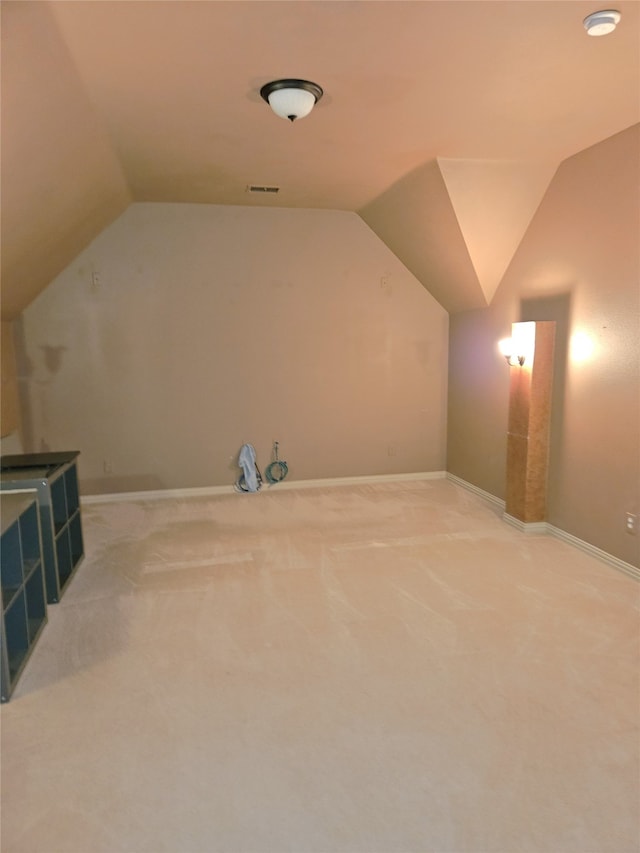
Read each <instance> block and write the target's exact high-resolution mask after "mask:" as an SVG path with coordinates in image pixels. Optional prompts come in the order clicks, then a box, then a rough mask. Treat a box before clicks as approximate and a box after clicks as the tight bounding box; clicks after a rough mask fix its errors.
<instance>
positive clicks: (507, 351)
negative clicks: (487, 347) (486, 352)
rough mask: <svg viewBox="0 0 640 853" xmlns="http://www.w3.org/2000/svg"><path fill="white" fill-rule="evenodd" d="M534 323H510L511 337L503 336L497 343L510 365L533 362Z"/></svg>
mask: <svg viewBox="0 0 640 853" xmlns="http://www.w3.org/2000/svg"><path fill="white" fill-rule="evenodd" d="M535 339H536V324H535V323H513V324H512V325H511V337H510V338H504V339H503V340H501V341H500V343H499V344H498V347H499V349H500V352H501V353H502V355H503V356H504V357H505V358H506V360H507V364H509V365H511V367H516V366H517V365H520V367H522V366H523V365H524V363H525V362H527V364H531V363H532V362H533V353H534V351H535Z"/></svg>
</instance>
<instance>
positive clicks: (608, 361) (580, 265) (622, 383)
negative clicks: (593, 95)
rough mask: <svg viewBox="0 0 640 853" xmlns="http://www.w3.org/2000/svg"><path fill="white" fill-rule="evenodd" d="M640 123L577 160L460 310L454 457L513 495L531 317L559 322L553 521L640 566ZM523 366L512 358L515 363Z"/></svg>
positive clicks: (466, 470) (489, 485)
mask: <svg viewBox="0 0 640 853" xmlns="http://www.w3.org/2000/svg"><path fill="white" fill-rule="evenodd" d="M638 150H640V126H635V127H633V128H630V129H629V130H626V131H624V132H622V133H620V134H617V135H616V136H614V137H612V138H611V139H608V140H605V141H604V142H602V143H601V144H599V145H596V146H594V147H592V148H589V149H587V150H585V151H583V152H581V153H579V154H577V155H575V156H574V157H571V158H570V159H568V160H566V161H565V162H564V163H563V164H562V165H561V167H560V169H559V170H558V172H557V174H556V176H555V178H554V180H553V181H552V183H551V185H550V187H549V190H548V191H547V193H546V196H545V197H544V199H543V201H542V203H541V205H540V207H539V209H538V211H537V213H536V215H535V217H534V219H533V221H532V223H531V226H530V227H529V229H528V231H527V233H526V235H525V237H524V239H523V240H522V242H521V244H520V246H519V248H518V251H517V253H516V255H515V257H514V260H513V261H512V263H511V265H510V266H509V268H508V270H507V273H506V275H505V277H504V279H503V281H502V284H501V285H500V287H499V289H498V291H497V293H496V296H495V298H494V300H493V302H492V303H491V305H490V306H489V307H488V308H485V309H482V310H477V311H467V312H463V313H461V314H459V315H456V316H453V317H452V318H451V328H450V372H449V409H448V411H449V419H448V462H447V469H448V470H449V471H450V472H451V473H453V474H456V475H457V476H459V477H461V478H463V479H465V480H467V481H469V482H471V483H473V484H475V485H477V486H479V487H480V488H482V489H485V490H486V491H488V492H490V493H492V494H494V495H497V496H498V497H504V486H505V481H504V476H505V456H506V427H507V402H508V400H507V397H508V390H509V377H508V370H509V368H508V367H507V366H506V365H505V361H504V358H503V357H502V356H501V355H499V353H498V351H497V347H496V344H497V342H498V340H499V339H500V338H503V337H508V336H509V334H510V324H511V323H512V322H515V321H519V320H555V321H556V323H557V334H556V357H555V372H554V396H553V407H552V424H551V458H550V470H549V488H548V497H549V502H548V506H549V515H548V521H549V522H550V523H551V524H553V525H555V526H557V527H559V528H561V529H563V530H565V531H567V532H568V533H571V534H573V535H574V536H577V537H579V538H580V539H583V540H585V541H586V542H589V543H591V544H593V545H595V546H596V547H598V548H601V549H603V550H605V551H607V552H608V553H610V554H613V555H614V556H617V557H618V558H620V559H622V560H625V561H627V562H629V563H631V564H633V565H638V564H639V547H638V546H639V542H640V538H639V537H638V536H632V535H629V534H628V533H627V532H626V530H625V513H626V512H633V513H638V509H639V495H638V489H639V484H640V447H639V436H640V375H639V374H640V349H639V346H640V345H639V339H640V335H639V332H640V291H639V288H638V281H639V280H640V255H639V253H638V234H639V233H640V213H639V207H640V199H639V197H638V179H639V177H640V175H639V171H640V161H639V159H638ZM512 369H513V368H512Z"/></svg>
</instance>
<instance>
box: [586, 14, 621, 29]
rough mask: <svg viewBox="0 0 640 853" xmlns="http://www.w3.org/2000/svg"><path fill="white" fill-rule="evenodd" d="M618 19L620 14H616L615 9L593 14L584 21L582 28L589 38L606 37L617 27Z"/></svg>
mask: <svg viewBox="0 0 640 853" xmlns="http://www.w3.org/2000/svg"><path fill="white" fill-rule="evenodd" d="M620 17H621V15H620V12H616V11H615V9H605V10H603V11H602V12H594V13H593V14H592V15H587V17H586V18H585V19H584V21H583V23H584V28H585V30H586V31H587V33H588V34H589V35H590V36H606V35H608V34H609V33H612V32H613V31H614V30H615V28H616V27H617V26H618V24H619V23H620Z"/></svg>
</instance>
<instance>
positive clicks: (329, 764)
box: [1, 480, 640, 853]
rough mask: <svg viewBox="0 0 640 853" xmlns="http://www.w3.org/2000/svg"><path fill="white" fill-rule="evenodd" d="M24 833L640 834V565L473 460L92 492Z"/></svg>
mask: <svg viewBox="0 0 640 853" xmlns="http://www.w3.org/2000/svg"><path fill="white" fill-rule="evenodd" d="M84 529H85V537H86V543H87V556H86V558H85V561H84V563H83V564H82V565H81V567H80V569H79V570H78V573H77V574H76V576H75V578H74V579H73V581H72V583H71V585H70V587H69V589H68V590H67V592H66V594H65V596H64V598H63V599H62V601H61V603H60V604H58V605H55V606H52V607H50V608H49V624H48V625H47V627H46V628H45V631H44V633H43V635H42V637H41V639H40V641H39V643H38V646H37V647H36V649H35V652H34V655H33V656H32V658H31V659H30V661H29V663H28V665H27V668H26V670H25V672H24V674H23V676H22V679H21V681H20V683H19V686H18V688H17V690H16V692H15V694H14V697H13V698H12V700H11V702H10V703H8V704H6V705H4V706H3V707H2V712H1V719H2V851H3V853H98V851H99V852H100V853H124V851H132V853H143V851H149V853H162V851H170V853H196V852H197V853H200V852H202V853H214V852H215V851H225V853H252V851H255V853H267V851H269V853H281V851H282V853H284V851H291V853H305V851H318V853H320V851H322V852H323V853H331V852H332V851H349V853H356V851H358V852H360V851H361V853H375V851H381V853H382V851H397V853H400V852H401V851H402V853H405V851H414V853H422V851H434V853H436V851H437V852H438V853H444V852H445V851H450V853H463V851H465V853H488V852H489V851H499V853H516V851H535V853H635V852H636V851H638V850H639V849H640V839H639V825H640V814H639V804H640V791H639V780H640V773H639V742H640V741H639V737H638V711H639V704H638V702H639V680H638V672H639V669H638V651H639V637H640V634H639V620H638V604H639V589H640V588H639V586H638V584H637V583H636V582H634V581H633V580H632V579H631V578H629V577H627V576H626V575H624V574H622V573H619V572H617V571H616V570H615V569H612V568H610V567H609V566H607V565H605V564H603V563H600V562H599V561H597V560H596V559H594V558H592V557H591V556H588V555H586V554H584V553H582V552H580V551H578V550H576V549H573V548H572V547H571V546H569V545H567V544H565V543H563V542H561V541H559V540H557V539H553V538H550V537H546V536H532V535H525V534H522V533H520V532H519V531H517V530H516V529H514V528H512V527H510V526H508V525H507V524H505V523H504V522H503V521H502V520H501V518H500V517H499V513H498V511H497V510H496V509H495V508H494V507H492V506H491V505H489V504H487V503H485V502H484V501H483V500H482V499H481V498H479V497H477V496H475V495H473V494H471V493H469V492H467V491H465V490H464V489H462V488H460V487H459V486H456V485H454V484H453V483H450V482H448V481H446V480H431V481H429V480H425V481H416V482H404V483H401V482H398V483H384V484H376V485H360V486H339V487H331V488H318V489H314V490H288V491H285V490H280V491H278V487H275V488H273V489H271V490H267V489H265V490H263V491H262V492H260V493H259V494H257V495H241V494H238V495H235V494H234V495H228V496H223V497H216V498H206V499H204V498H198V499H186V500H182V501H178V500H158V501H155V502H150V501H149V502H141V501H135V502H127V503H119V504H101V505H90V506H88V507H86V508H85V510H84Z"/></svg>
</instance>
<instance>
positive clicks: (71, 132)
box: [1, 0, 640, 318]
mask: <svg viewBox="0 0 640 853" xmlns="http://www.w3.org/2000/svg"><path fill="white" fill-rule="evenodd" d="M597 8H599V7H598V6H597V5H594V3H593V2H583V0H566V2H564V0H554V2H547V0H539V2H538V0H533V2H528V0H509V2H484V0H470V2H465V0H445V2H439V0H417V2H404V0H355V2H351V0H336V2H329V0H319V2H315V0H285V2H279V0H273V2H272V0H258V1H257V2H252V0H196V2H191V0H131V1H130V0H103V2H95V0H75V2H46V0H45V1H44V2H37V0H33V2H30V1H29V0H3V2H2V6H1V12H2V81H1V85H2V310H3V317H5V318H11V317H15V316H16V315H17V314H18V313H19V312H20V311H22V310H23V309H24V307H25V306H26V305H28V304H29V302H30V301H31V300H32V299H33V298H34V297H35V296H36V295H37V294H38V293H39V292H40V291H41V290H42V289H43V288H44V287H46V285H47V284H48V283H49V282H50V281H51V280H52V278H53V277H54V276H55V275H57V273H58V272H60V271H61V270H62V269H63V268H64V267H65V266H66V265H67V264H68V263H69V262H70V261H71V260H72V259H73V257H74V256H75V255H76V254H77V253H78V252H79V251H80V250H81V249H82V248H84V246H86V245H87V244H88V242H90V241H91V240H92V239H93V238H94V237H95V236H96V235H97V234H98V233H100V231H101V230H102V229H103V228H104V227H106V226H107V225H108V224H109V223H110V222H111V221H113V219H115V218H116V217H117V216H118V215H119V214H120V213H121V212H122V211H123V210H124V209H125V208H126V207H127V206H128V205H129V204H130V203H131V202H132V201H162V202H199V203H212V204H232V205H269V206H283V207H315V208H327V209H342V210H352V211H357V212H358V213H359V214H360V215H361V216H362V217H363V219H364V220H365V221H366V222H367V223H368V224H369V225H370V227H371V228H373V230H374V231H376V233H377V234H378V235H379V236H380V237H381V239H383V240H384V241H385V242H386V243H387V244H388V245H389V246H390V248H391V249H392V250H393V251H394V252H396V254H397V255H398V256H399V257H400V259H401V260H402V261H403V262H404V263H405V264H406V265H407V267H408V268H409V269H410V270H411V271H412V272H414V274H415V275H416V276H417V277H418V278H419V279H420V281H421V282H422V283H423V285H424V286H425V287H426V288H427V289H429V290H430V291H431V292H432V293H433V294H434V296H435V297H436V298H437V299H438V300H439V301H440V302H441V304H442V305H444V307H445V308H447V309H448V310H449V311H459V310H464V309H466V308H473V307H479V306H482V305H486V304H488V303H489V302H490V301H491V298H492V296H493V293H494V292H495V289H496V288H497V286H498V284H499V282H500V280H501V278H502V275H503V273H504V271H505V269H506V267H507V266H508V264H509V261H510V260H511V257H512V256H513V253H514V251H515V249H516V248H517V245H518V243H519V241H520V239H521V237H522V235H523V234H524V231H525V230H526V228H527V225H528V223H529V222H530V220H531V217H532V216H533V214H534V212H535V209H536V207H537V206H538V204H539V202H540V200H541V198H542V196H543V195H544V192H545V190H546V187H547V186H548V184H549V181H550V180H551V178H552V176H553V174H554V172H555V170H556V168H557V167H558V165H559V164H560V162H561V161H562V160H563V159H565V158H566V157H568V156H570V155H572V154H574V153H576V152H577V151H580V150H582V149H583V148H586V147H588V146H590V145H592V144H594V143H596V142H599V141H601V140H602V139H605V138H606V137H608V136H611V135H612V134H614V133H617V132H618V131H620V130H623V129H625V128H626V127H628V126H630V125H632V124H635V123H636V122H637V121H638V120H639V119H640V85H639V81H640V64H639V63H640V39H639V33H640V16H639V12H640V4H638V3H637V2H636V0H625V2H621V3H617V4H616V8H617V9H619V10H620V11H621V13H622V21H621V23H620V25H619V27H618V29H617V30H616V31H615V32H614V33H613V34H611V35H609V36H606V37H604V38H591V37H589V36H587V34H586V33H585V30H584V28H583V25H582V19H583V18H584V17H585V16H586V15H587V14H589V13H590V12H593V11H596V9H597ZM280 77H301V78H305V79H309V80H313V81H315V82H317V83H319V84H320V85H321V86H322V87H323V88H324V91H325V95H324V97H323V98H322V99H321V101H320V102H319V103H318V105H317V106H316V107H315V109H314V110H313V112H312V113H311V115H310V116H309V117H307V118H305V119H302V120H299V121H297V122H295V123H294V124H290V123H289V122H287V121H284V120H282V119H279V118H277V117H276V116H275V115H274V114H273V113H272V112H271V111H270V109H269V108H268V106H267V105H266V104H265V103H264V101H262V100H261V98H260V96H259V90H260V87H261V86H262V85H263V84H264V83H266V82H268V81H270V80H273V79H278V78H280ZM248 184H262V185H264V184H266V185H276V186H279V187H280V191H279V193H278V194H277V195H269V196H255V195H250V194H249V193H247V191H246V188H247V185H248Z"/></svg>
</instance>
